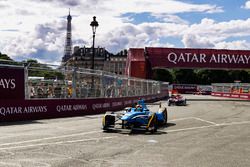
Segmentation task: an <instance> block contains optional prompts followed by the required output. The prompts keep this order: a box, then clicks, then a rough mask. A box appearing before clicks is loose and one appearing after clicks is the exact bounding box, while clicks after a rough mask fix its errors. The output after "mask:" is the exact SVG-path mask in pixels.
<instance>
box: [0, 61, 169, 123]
mask: <svg viewBox="0 0 250 167" xmlns="http://www.w3.org/2000/svg"><path fill="white" fill-rule="evenodd" d="M40 66H41V65H39V66H38V65H30V64H29V65H24V64H21V65H20V64H16V63H13V62H11V63H10V62H7V64H1V61H0V92H1V93H0V121H23V120H36V119H45V118H59V117H70V116H81V115H89V114H98V113H104V112H106V111H116V110H121V109H123V108H124V107H127V106H131V105H132V104H134V103H136V102H137V100H138V99H139V98H142V99H145V101H151V102H153V101H157V100H159V99H162V98H165V97H167V96H168V83H161V82H158V81H153V80H142V79H137V78H127V77H126V76H120V75H114V74H110V73H107V72H102V71H93V70H92V71H90V70H88V69H76V68H72V67H64V68H61V67H58V66H56V67H50V68H48V66H47V65H43V67H40ZM41 73H45V74H46V75H48V74H51V73H52V74H54V73H55V74H57V76H59V78H53V77H56V75H55V76H53V75H52V76H51V75H49V77H48V78H44V77H41V76H34V74H41ZM58 74H59V75H58ZM92 81H93V82H92Z"/></svg>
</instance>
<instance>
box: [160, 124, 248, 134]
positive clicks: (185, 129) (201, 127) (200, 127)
mask: <svg viewBox="0 0 250 167" xmlns="http://www.w3.org/2000/svg"><path fill="white" fill-rule="evenodd" d="M243 124H250V121H242V122H231V123H221V124H216V125H208V126H198V127H192V128H183V129H173V130H166V131H164V132H167V133H171V132H181V131H189V130H196V129H204V128H211V127H219V126H231V125H243Z"/></svg>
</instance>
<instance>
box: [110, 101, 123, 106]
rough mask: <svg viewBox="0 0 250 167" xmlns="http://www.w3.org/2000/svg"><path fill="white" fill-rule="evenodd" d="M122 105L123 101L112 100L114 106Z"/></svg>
mask: <svg viewBox="0 0 250 167" xmlns="http://www.w3.org/2000/svg"><path fill="white" fill-rule="evenodd" d="M117 106H122V102H121V101H119V102H112V107H117Z"/></svg>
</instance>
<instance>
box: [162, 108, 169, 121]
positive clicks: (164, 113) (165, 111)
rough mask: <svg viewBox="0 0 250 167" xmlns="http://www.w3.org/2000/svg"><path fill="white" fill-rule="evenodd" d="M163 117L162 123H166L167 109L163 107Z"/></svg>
mask: <svg viewBox="0 0 250 167" xmlns="http://www.w3.org/2000/svg"><path fill="white" fill-rule="evenodd" d="M163 117H164V122H163V124H164V125H166V124H167V123H168V111H167V109H166V108H165V110H164V111H163Z"/></svg>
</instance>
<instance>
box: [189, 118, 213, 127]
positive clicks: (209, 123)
mask: <svg viewBox="0 0 250 167" xmlns="http://www.w3.org/2000/svg"><path fill="white" fill-rule="evenodd" d="M192 118H194V119H196V120H199V121H202V122H207V123H209V124H212V125H217V123H215V122H211V121H207V120H204V119H201V118H197V117H192Z"/></svg>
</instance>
